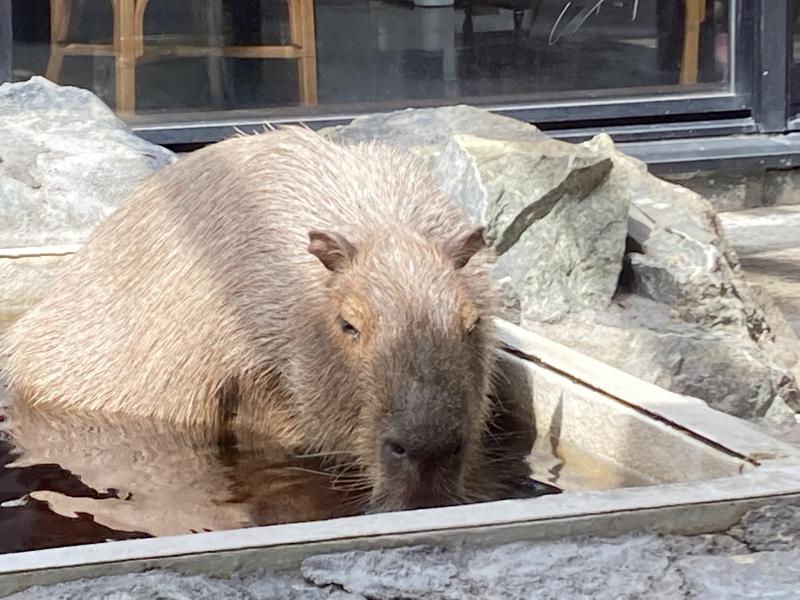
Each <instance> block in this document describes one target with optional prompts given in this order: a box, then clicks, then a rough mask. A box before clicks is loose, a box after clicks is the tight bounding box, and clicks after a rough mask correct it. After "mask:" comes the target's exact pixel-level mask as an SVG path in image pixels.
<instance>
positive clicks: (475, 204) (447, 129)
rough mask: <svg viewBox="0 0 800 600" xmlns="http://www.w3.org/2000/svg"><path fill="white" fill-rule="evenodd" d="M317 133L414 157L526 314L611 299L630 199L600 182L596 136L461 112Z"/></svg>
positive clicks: (548, 314)
mask: <svg viewBox="0 0 800 600" xmlns="http://www.w3.org/2000/svg"><path fill="white" fill-rule="evenodd" d="M322 133H323V134H324V135H326V136H328V137H329V138H331V139H334V140H337V141H340V142H346V143H347V142H359V141H366V140H370V139H382V140H387V141H389V142H391V143H392V144H394V145H397V146H400V147H403V148H405V149H407V150H409V151H411V152H412V153H414V154H416V155H417V156H419V157H421V158H423V159H424V160H425V161H426V162H427V164H428V166H429V167H430V169H431V170H432V172H433V174H434V176H435V177H436V179H437V181H438V183H439V184H440V185H441V186H442V188H443V189H444V190H445V191H446V192H447V193H449V194H450V195H451V196H452V197H454V198H455V199H456V200H457V201H458V202H459V203H460V205H461V206H462V207H463V208H464V211H465V213H466V214H467V216H468V217H469V218H470V219H471V220H472V221H473V222H475V223H481V224H483V225H485V226H486V227H487V237H488V238H489V239H490V240H491V241H492V245H493V247H494V250H495V252H496V253H497V254H498V259H497V263H496V265H495V274H496V275H497V277H498V279H500V280H502V281H504V282H507V283H508V284H510V286H511V288H513V289H514V290H515V292H516V294H517V295H518V296H519V301H520V303H521V310H522V312H523V314H525V315H526V316H527V318H531V319H542V320H552V319H557V318H560V317H562V316H564V315H565V314H566V313H567V312H568V311H570V310H574V309H577V308H584V307H590V308H605V307H606V306H608V304H609V303H610V302H611V298H612V296H613V294H614V291H615V289H616V286H617V280H618V279H619V273H620V269H621V266H622V255H623V252H624V249H625V232H626V230H627V225H626V219H627V213H628V203H629V202H630V198H629V196H628V195H627V193H626V191H625V190H624V189H623V188H621V187H620V185H619V181H618V180H616V179H614V178H611V177H610V176H609V174H610V173H611V167H612V161H611V158H610V150H611V149H612V146H611V144H610V141H609V140H608V138H606V137H605V136H601V137H599V138H598V139H595V140H592V141H590V142H587V143H585V144H579V145H577V146H576V145H572V144H567V143H564V142H560V141H557V140H553V139H551V138H549V137H547V136H545V135H543V134H542V133H541V132H540V131H539V130H537V129H536V128H535V127H532V126H530V125H527V124H524V123H520V122H519V121H515V120H513V119H509V118H505V117H501V116H497V115H493V114H490V113H488V112H486V111H482V110H480V109H477V108H472V107H467V106H457V107H446V108H438V109H420V110H406V111H401V112H397V113H392V114H390V115H376V116H370V117H364V118H360V119H356V120H355V121H353V123H351V124H350V125H346V126H342V127H335V128H331V129H327V130H323V131H322ZM512 304H513V302H512ZM509 316H511V315H509ZM512 318H513V316H512ZM514 320H516V319H514Z"/></svg>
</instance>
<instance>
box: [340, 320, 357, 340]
mask: <svg viewBox="0 0 800 600" xmlns="http://www.w3.org/2000/svg"><path fill="white" fill-rule="evenodd" d="M336 321H337V322H338V323H339V327H341V328H342V333H346V334H347V335H349V336H350V337H352V338H353V339H354V340H357V339H358V336H359V333H358V329H356V328H355V327H353V326H352V325H351V324H350V323H348V322H347V321H345V320H344V319H343V318H342V317H341V315H340V316H339V317H337V319H336Z"/></svg>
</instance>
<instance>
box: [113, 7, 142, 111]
mask: <svg viewBox="0 0 800 600" xmlns="http://www.w3.org/2000/svg"><path fill="white" fill-rule="evenodd" d="M113 8H114V55H115V56H116V80H117V106H116V108H117V112H120V113H132V112H133V111H134V110H135V108H136V49H137V42H136V26H135V19H134V17H135V12H136V0H113Z"/></svg>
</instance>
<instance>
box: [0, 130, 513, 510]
mask: <svg viewBox="0 0 800 600" xmlns="http://www.w3.org/2000/svg"><path fill="white" fill-rule="evenodd" d="M483 250H484V240H483V231H482V229H480V228H476V227H474V226H471V225H469V224H468V223H467V222H466V221H465V219H464V217H463V216H462V213H461V211H460V209H459V208H458V207H457V206H456V205H455V204H454V203H453V202H452V201H451V200H450V199H449V198H448V197H446V196H445V195H444V194H443V193H442V191H440V189H439V188H438V187H437V186H436V184H435V183H434V182H433V180H432V179H431V177H430V175H429V174H428V173H427V172H426V169H425V167H424V165H423V164H422V163H421V162H420V161H419V160H418V159H416V158H414V157H412V156H411V155H410V154H407V153H404V152H402V151H400V150H396V149H392V148H390V147H387V146H383V145H380V144H376V143H366V144H357V145H355V144H354V145H339V144H335V143H333V142H331V141H328V140H327V139H325V138H323V137H321V136H320V135H318V134H316V133H314V132H312V131H310V130H307V129H303V128H284V129H280V130H276V131H270V132H266V133H263V134H258V135H253V136H240V137H236V138H232V139H229V140H226V141H223V142H220V143H218V144H215V145H212V146H209V147H206V148H204V149H202V150H199V151H197V152H194V153H192V154H191V155H189V156H187V157H185V158H182V159H181V160H179V161H178V162H176V163H174V164H173V165H170V166H168V167H166V168H165V169H163V170H162V171H160V172H159V173H157V174H155V175H154V176H152V177H151V178H149V179H148V180H146V181H145V182H144V183H143V184H142V185H141V186H140V187H139V188H138V190H136V191H135V192H134V193H133V194H132V195H131V196H129V197H128V198H127V199H126V200H125V201H124V202H123V203H122V204H121V205H120V206H119V208H118V209H117V210H116V211H115V212H114V213H113V214H112V215H111V216H110V217H109V218H108V219H107V220H106V221H104V222H103V223H102V224H100V225H99V226H97V227H96V229H95V230H94V232H93V234H92V236H91V238H90V240H89V242H88V243H87V245H86V246H85V247H83V248H82V249H81V250H80V251H79V252H78V253H77V254H75V255H74V256H73V257H71V258H70V259H69V260H68V261H67V263H66V264H65V267H64V269H63V271H62V272H61V273H60V274H59V276H58V277H57V278H56V280H55V282H54V283H53V284H52V287H51V288H50V289H49V291H48V293H47V295H46V298H45V299H44V300H43V301H42V302H41V303H39V304H38V305H37V306H36V307H34V308H33V309H32V310H30V311H29V312H28V313H26V314H25V315H24V316H23V317H22V318H21V319H19V320H18V321H17V322H16V323H15V324H14V325H13V326H12V327H11V328H10V329H9V330H8V332H7V334H6V335H5V337H4V339H3V340H2V346H1V347H2V352H3V368H4V371H5V377H6V380H7V381H8V383H9V385H10V387H11V389H12V390H13V391H14V392H15V394H16V396H17V397H18V398H21V399H23V400H25V401H28V402H31V403H33V404H40V405H53V406H57V407H63V408H65V409H66V408H69V409H85V410H92V411H103V412H106V413H125V414H127V415H131V416H133V417H136V418H138V417H148V418H149V417H155V418H158V419H163V420H167V421H171V422H175V423H180V424H183V425H189V426H192V427H199V426H203V427H209V428H219V429H226V430H227V429H230V430H236V429H237V428H239V429H241V428H246V429H251V430H255V431H259V432H262V433H263V434H264V435H265V436H269V437H270V438H271V439H272V440H274V441H276V442H278V443H280V444H282V445H284V446H286V447H288V448H293V449H296V450H297V451H298V452H305V453H312V452H313V453H326V454H329V455H330V456H331V457H333V458H337V461H336V462H337V463H339V464H347V465H348V466H350V467H353V466H355V467H357V468H358V470H359V471H360V472H363V473H364V477H365V488H367V487H368V489H369V491H368V498H369V501H370V503H371V505H372V506H374V507H375V508H376V509H400V508H408V507H417V506H433V505H441V504H448V503H451V502H460V501H464V500H465V499H472V498H476V499H477V498H478V497H480V492H479V491H478V490H479V489H480V488H481V485H480V483H479V482H480V480H481V478H482V474H481V473H479V472H478V471H484V470H485V460H484V440H485V437H486V436H485V431H486V430H487V427H488V425H487V419H488V415H489V414H490V412H491V411H490V408H491V407H490V404H489V400H488V399H487V398H488V397H489V395H490V393H491V388H492V379H493V373H494V370H495V362H494V360H495V359H494V355H495V353H494V346H495V340H494V336H493V330H492V321H491V319H490V317H491V316H492V315H493V313H494V311H495V307H496V306H497V302H496V296H495V287H494V285H493V282H492V280H491V279H490V275H489V272H488V269H487V264H488V262H487V257H486V254H487V252H486V251H483Z"/></svg>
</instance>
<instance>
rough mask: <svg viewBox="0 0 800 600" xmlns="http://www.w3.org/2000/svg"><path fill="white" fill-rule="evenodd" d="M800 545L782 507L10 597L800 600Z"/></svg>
mask: <svg viewBox="0 0 800 600" xmlns="http://www.w3.org/2000/svg"><path fill="white" fill-rule="evenodd" d="M798 534H800V507H798V506H796V505H795V504H793V503H790V502H777V503H774V504H770V505H766V506H763V507H761V508H757V509H754V510H751V511H750V512H748V513H746V514H745V515H744V517H743V518H742V520H741V521H740V523H738V524H737V525H736V526H735V527H733V528H732V529H730V530H729V531H727V532H721V533H707V534H703V535H696V536H675V535H666V536H664V535H656V534H652V533H643V534H639V535H628V536H620V537H617V538H591V537H590V538H586V537H582V538H571V539H565V540H559V541H550V542H518V543H514V544H504V545H499V546H487V547H477V546H461V547H458V546H456V547H435V546H412V547H401V548H386V549H376V550H369V551H357V552H344V553H337V554H325V555H318V556H312V557H310V558H307V559H306V560H305V561H303V563H302V564H301V566H300V569H299V572H298V571H292V572H284V573H280V574H276V573H271V572H260V573H234V574H233V575H232V576H230V577H222V576H221V575H218V576H217V577H210V576H198V575H192V576H187V575H178V574H176V573H172V572H166V571H153V572H148V573H142V574H131V575H118V576H109V577H100V578H96V579H92V580H79V581H75V582H71V583H62V584H57V585H52V586H47V587H33V588H30V589H28V590H25V591H22V592H19V593H17V594H16V595H12V596H9V598H10V599H13V600H33V599H34V598H54V599H56V600H62V599H63V600H66V599H70V600H83V599H89V598H119V599H125V600H145V599H148V600H150V599H152V600H156V599H169V600H178V599H181V600H183V599H184V598H186V599H188V598H192V599H194V598H199V599H205V598H209V599H210V598H214V599H221V600H239V599H242V600H251V599H253V600H254V599H256V598H259V599H262V598H263V599H273V598H276V599H277V598H281V599H284V598H285V599H289V600H294V599H301V598H303V599H305V598H308V599H310V600H318V599H322V598H326V599H333V600H346V599H349V600H357V599H364V598H369V599H371V600H389V599H392V600H394V599H398V600H399V599H403V600H417V599H423V598H424V599H427V598H436V599H443V600H446V599H450V598H453V599H464V600H472V599H475V600H478V599H481V600H484V599H487V600H489V599H501V598H502V599H509V600H515V599H517V598H519V599H526V600H527V599H530V598H536V599H543V600H549V599H553V600H556V599H561V598H570V599H573V598H574V599H579V600H580V599H586V600H589V599H600V600H602V599H605V598H608V599H634V598H635V599H641V598H660V599H665V600H671V599H676V600H677V599H685V598H695V599H702V600H721V599H742V600H744V599H749V598H779V599H781V600H783V599H787V600H788V599H789V598H792V599H794V598H797V597H798V595H799V594H798V592H797V590H798V589H800V538H798Z"/></svg>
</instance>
